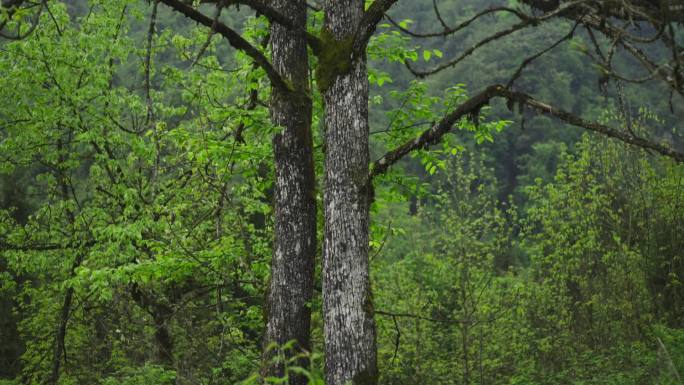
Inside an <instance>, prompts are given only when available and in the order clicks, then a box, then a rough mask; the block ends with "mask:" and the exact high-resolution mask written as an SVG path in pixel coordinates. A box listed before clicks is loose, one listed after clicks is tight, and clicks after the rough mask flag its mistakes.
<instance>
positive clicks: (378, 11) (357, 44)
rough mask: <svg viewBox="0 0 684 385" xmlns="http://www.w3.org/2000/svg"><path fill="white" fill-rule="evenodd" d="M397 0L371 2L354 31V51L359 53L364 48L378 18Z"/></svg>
mask: <svg viewBox="0 0 684 385" xmlns="http://www.w3.org/2000/svg"><path fill="white" fill-rule="evenodd" d="M397 1H398V0H375V1H373V4H371V5H370V7H368V9H367V10H366V12H365V13H364V15H363V18H362V19H361V22H360V23H359V28H358V30H357V32H356V39H355V40H354V52H355V53H357V54H358V53H361V51H362V50H364V49H365V48H366V45H367V44H368V40H370V38H371V36H373V32H375V28H376V27H377V26H378V23H379V22H380V20H382V17H383V16H384V15H385V12H387V11H388V10H389V9H390V8H391V7H392V6H393V5H394V4H395V3H396V2H397Z"/></svg>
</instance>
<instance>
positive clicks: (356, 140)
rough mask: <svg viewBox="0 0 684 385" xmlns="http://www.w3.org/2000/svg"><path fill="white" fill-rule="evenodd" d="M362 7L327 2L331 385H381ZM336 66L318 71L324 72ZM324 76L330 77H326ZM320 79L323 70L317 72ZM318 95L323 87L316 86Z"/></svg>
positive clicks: (326, 306) (326, 283) (357, 2)
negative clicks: (371, 270) (355, 48)
mask: <svg viewBox="0 0 684 385" xmlns="http://www.w3.org/2000/svg"><path fill="white" fill-rule="evenodd" d="M363 5H364V1H363V0H328V1H327V2H326V3H325V5H324V8H325V25H324V30H323V34H324V35H326V36H327V37H326V38H325V39H324V41H325V43H326V46H325V47H324V48H323V49H324V50H338V51H341V52H333V53H330V54H327V55H324V56H326V57H334V58H336V60H344V61H348V63H334V65H335V68H336V71H335V72H333V73H329V74H328V75H327V77H328V78H327V79H326V81H327V84H326V85H325V86H324V87H323V88H322V91H323V97H324V100H325V123H326V127H327V129H326V135H325V141H326V148H327V150H326V154H325V169H326V174H325V241H324V252H323V311H324V322H325V323H324V329H325V352H326V361H325V377H326V384H328V385H343V384H347V383H352V384H354V385H357V384H359V385H360V384H363V385H367V384H375V383H376V382H377V358H376V344H375V342H376V341H375V339H376V332H375V321H374V319H373V305H372V295H371V290H370V280H369V274H368V210H369V200H370V191H369V184H368V183H367V180H368V179H367V177H366V176H367V175H368V162H369V152H368V76H367V75H368V73H367V68H366V58H365V55H363V54H361V55H359V56H358V57H353V56H351V51H350V50H348V49H347V48H348V47H349V44H348V42H349V41H351V40H352V38H353V36H354V33H355V31H356V29H357V26H358V24H359V22H360V20H361V19H362V16H363ZM325 64H329V65H331V64H332V63H320V65H325ZM323 70H324V71H325V69H323ZM319 71H321V69H319ZM319 87H320V85H319Z"/></svg>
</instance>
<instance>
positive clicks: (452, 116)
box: [368, 85, 684, 182]
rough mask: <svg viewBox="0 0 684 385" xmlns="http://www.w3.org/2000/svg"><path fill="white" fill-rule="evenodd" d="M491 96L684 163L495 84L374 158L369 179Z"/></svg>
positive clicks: (682, 156) (659, 148) (683, 156)
mask: <svg viewBox="0 0 684 385" xmlns="http://www.w3.org/2000/svg"><path fill="white" fill-rule="evenodd" d="M494 98H505V99H507V100H508V101H509V102H517V103H519V104H520V105H526V106H528V107H531V108H532V109H534V110H536V111H537V112H539V113H541V114H544V115H548V116H552V117H555V118H556V119H559V120H561V121H563V122H565V123H568V124H571V125H573V126H576V127H582V128H585V129H587V130H589V131H593V132H596V133H599V134H601V135H604V136H607V137H610V138H614V139H617V140H620V141H622V142H625V143H627V144H631V145H634V146H637V147H641V148H644V149H649V150H653V151H655V152H657V153H659V154H661V155H663V156H666V157H669V158H672V159H674V160H675V161H677V162H679V163H684V153H682V152H679V151H676V150H674V149H672V148H670V147H669V146H665V145H661V144H658V143H655V142H653V141H650V140H648V139H645V138H642V137H639V136H635V135H633V134H631V133H628V132H624V131H620V130H617V129H614V128H611V127H608V126H606V125H603V124H600V123H597V122H591V121H588V120H585V119H583V118H581V117H579V116H577V115H574V114H572V113H570V112H567V111H564V110H562V109H560V108H556V107H554V106H551V105H549V104H546V103H544V102H541V101H539V100H536V99H534V98H533V97H532V96H530V95H528V94H525V93H521V92H516V91H511V90H509V89H507V88H505V87H504V86H502V85H494V86H490V87H488V88H487V89H485V90H484V91H482V92H481V93H479V94H477V95H475V96H473V97H471V98H470V99H468V100H467V101H465V102H464V103H463V104H461V105H460V106H459V107H458V108H456V109H455V110H454V111H452V112H450V113H449V114H447V115H446V116H445V117H444V118H442V120H440V121H439V122H438V123H436V124H435V125H433V126H432V127H431V128H429V129H428V130H426V131H424V132H423V133H422V134H421V135H420V136H419V137H418V138H416V139H413V140H410V141H408V142H406V143H404V144H402V145H400V146H399V147H397V148H395V149H393V150H391V151H389V152H387V153H386V154H385V155H384V156H382V157H381V158H380V159H378V160H377V161H375V162H374V163H373V164H372V165H371V168H370V172H369V176H368V179H369V180H368V181H369V182H371V181H372V179H373V178H374V177H376V176H378V175H380V174H383V173H385V172H386V171H387V170H388V169H389V167H390V166H392V165H393V164H395V163H397V162H398V161H399V160H401V159H402V158H403V157H404V156H406V155H407V154H409V153H410V152H411V151H414V150H417V149H420V148H425V147H428V146H430V145H433V144H436V143H437V142H439V141H440V140H441V139H442V137H443V136H444V135H445V134H446V133H448V132H449V131H451V129H452V127H453V126H454V125H455V124H456V123H457V122H458V121H459V120H460V119H461V118H463V117H465V116H468V115H476V114H477V113H478V112H479V111H480V109H481V108H482V107H483V106H484V105H486V104H489V102H490V101H491V100H492V99H494Z"/></svg>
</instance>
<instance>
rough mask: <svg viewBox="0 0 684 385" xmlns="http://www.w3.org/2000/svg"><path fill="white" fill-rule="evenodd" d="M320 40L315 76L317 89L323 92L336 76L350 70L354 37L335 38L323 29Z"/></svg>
mask: <svg viewBox="0 0 684 385" xmlns="http://www.w3.org/2000/svg"><path fill="white" fill-rule="evenodd" d="M320 40H321V47H322V49H321V51H320V52H319V54H318V65H317V67H316V74H315V77H316V85H317V87H318V90H319V91H320V92H321V93H324V92H325V91H326V90H327V89H328V88H330V86H331V85H332V83H333V82H334V81H335V79H336V78H337V77H338V76H340V75H344V74H346V73H348V72H349V71H351V68H352V57H351V56H352V46H353V45H354V37H353V36H348V37H346V38H344V39H342V40H337V39H336V38H335V36H333V34H332V33H331V32H330V31H328V30H327V29H323V30H322V31H321V36H320Z"/></svg>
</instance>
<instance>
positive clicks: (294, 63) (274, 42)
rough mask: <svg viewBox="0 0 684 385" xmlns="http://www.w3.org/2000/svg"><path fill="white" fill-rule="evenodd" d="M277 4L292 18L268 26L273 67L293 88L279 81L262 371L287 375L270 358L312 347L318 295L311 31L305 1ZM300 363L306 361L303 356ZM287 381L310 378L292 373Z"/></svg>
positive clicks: (275, 96)
mask: <svg viewBox="0 0 684 385" xmlns="http://www.w3.org/2000/svg"><path fill="white" fill-rule="evenodd" d="M272 5H273V7H274V8H276V9H277V10H278V11H280V12H281V13H282V14H283V15H285V16H286V17H288V18H289V19H290V20H291V21H292V23H293V25H294V27H295V28H298V30H293V29H291V28H287V27H285V26H283V25H279V24H277V23H274V24H273V25H272V27H271V50H272V62H273V67H274V68H275V70H276V71H277V72H278V73H279V75H280V76H281V77H282V78H283V79H285V81H286V82H288V83H289V84H290V85H291V88H292V90H291V91H285V90H282V89H280V88H276V87H274V88H273V90H272V96H271V103H270V112H271V121H272V122H273V123H274V124H276V125H279V126H281V127H282V129H283V131H282V133H279V134H278V135H276V136H275V137H274V139H273V148H274V154H275V202H274V204H275V241H274V246H273V259H272V262H271V281H270V285H269V294H268V303H267V305H266V306H267V309H268V310H267V311H268V315H267V325H266V334H265V339H264V355H263V358H264V366H263V369H262V374H263V375H265V376H275V377H282V376H283V375H284V374H285V372H284V370H285V368H284V367H283V365H282V364H278V363H275V362H273V357H274V355H275V354H276V353H278V352H279V349H273V345H274V344H277V345H278V346H280V345H283V344H284V343H286V342H288V341H292V340H294V341H295V345H294V346H295V349H294V350H292V351H286V352H281V353H284V354H285V355H286V356H291V355H293V354H296V353H299V352H301V351H308V350H310V323H311V308H310V302H311V299H312V296H313V280H314V262H315V254H316V200H315V176H314V163H313V145H312V138H311V111H312V104H311V97H310V90H309V66H308V54H307V42H306V35H305V33H304V31H305V30H306V28H305V27H306V1H305V0H277V1H274V2H273V4H272ZM299 364H300V365H302V366H307V364H308V363H307V362H305V361H304V360H301V361H300V363H299ZM289 383H290V384H293V385H294V384H302V385H303V384H306V378H305V377H303V376H297V375H291V376H290V380H289Z"/></svg>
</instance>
